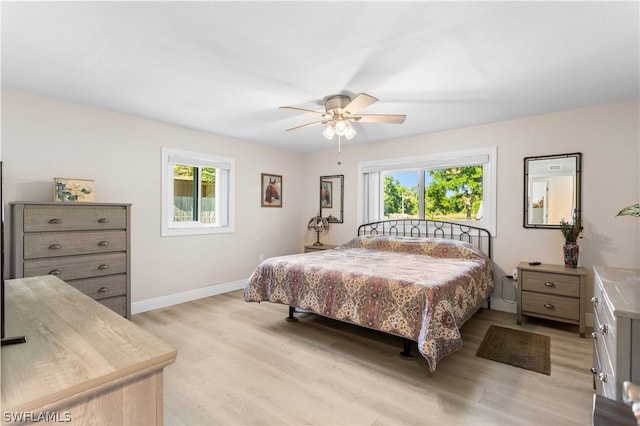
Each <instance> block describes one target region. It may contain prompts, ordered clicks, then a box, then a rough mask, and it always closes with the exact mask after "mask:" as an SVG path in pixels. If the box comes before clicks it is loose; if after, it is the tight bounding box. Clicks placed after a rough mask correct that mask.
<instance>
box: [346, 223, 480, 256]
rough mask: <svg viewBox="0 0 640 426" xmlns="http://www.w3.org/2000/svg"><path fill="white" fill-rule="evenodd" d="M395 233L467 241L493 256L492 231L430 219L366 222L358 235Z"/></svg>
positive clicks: (396, 234) (360, 227)
mask: <svg viewBox="0 0 640 426" xmlns="http://www.w3.org/2000/svg"><path fill="white" fill-rule="evenodd" d="M362 235H395V236H406V237H431V238H445V239H449V240H459V241H466V242H467V243H469V244H471V245H473V246H474V247H476V248H477V249H479V250H481V251H482V252H483V253H484V254H486V255H487V256H489V257H491V233H490V232H489V231H488V230H487V229H485V228H479V227H477V226H471V225H463V224H460V223H456V222H443V221H440V220H429V219H395V220H383V221H379V222H371V223H365V224H364V225H360V226H359V227H358V236H362Z"/></svg>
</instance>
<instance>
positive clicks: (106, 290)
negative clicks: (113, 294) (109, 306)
mask: <svg viewBox="0 0 640 426" xmlns="http://www.w3.org/2000/svg"><path fill="white" fill-rule="evenodd" d="M108 291H109V287H100V288H99V289H98V293H106V292H108Z"/></svg>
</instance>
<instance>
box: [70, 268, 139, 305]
mask: <svg viewBox="0 0 640 426" xmlns="http://www.w3.org/2000/svg"><path fill="white" fill-rule="evenodd" d="M67 283H68V284H69V285H71V286H73V287H75V288H77V289H78V290H80V291H81V292H83V293H84V294H86V295H87V296H89V297H92V298H93V299H95V300H100V299H107V298H109V297H114V296H122V295H125V294H127V276H126V275H125V274H118V275H107V276H106V277H98V278H84V279H80V280H73V281H68V282H67Z"/></svg>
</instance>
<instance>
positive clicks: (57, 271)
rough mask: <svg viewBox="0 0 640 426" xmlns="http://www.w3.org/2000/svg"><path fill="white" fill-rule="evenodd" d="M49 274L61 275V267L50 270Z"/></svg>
mask: <svg viewBox="0 0 640 426" xmlns="http://www.w3.org/2000/svg"><path fill="white" fill-rule="evenodd" d="M49 275H60V270H59V269H54V270H52V271H49Z"/></svg>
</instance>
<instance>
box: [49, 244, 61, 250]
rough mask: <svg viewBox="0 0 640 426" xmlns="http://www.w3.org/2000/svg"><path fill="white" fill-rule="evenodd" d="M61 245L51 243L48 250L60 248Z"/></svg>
mask: <svg viewBox="0 0 640 426" xmlns="http://www.w3.org/2000/svg"><path fill="white" fill-rule="evenodd" d="M61 248H62V246H61V245H60V244H51V245H50V246H49V250H60V249H61Z"/></svg>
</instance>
